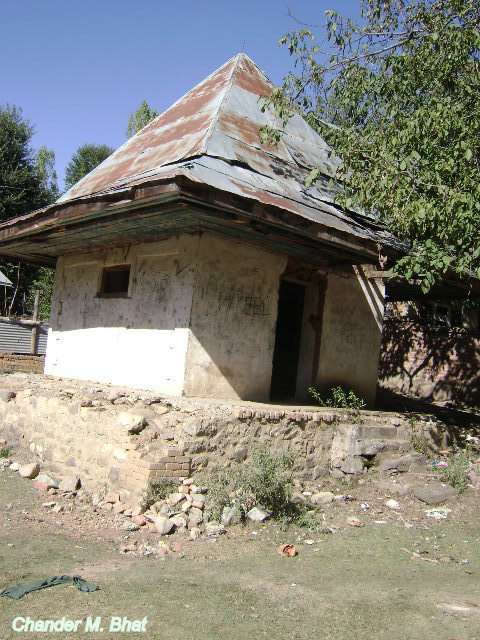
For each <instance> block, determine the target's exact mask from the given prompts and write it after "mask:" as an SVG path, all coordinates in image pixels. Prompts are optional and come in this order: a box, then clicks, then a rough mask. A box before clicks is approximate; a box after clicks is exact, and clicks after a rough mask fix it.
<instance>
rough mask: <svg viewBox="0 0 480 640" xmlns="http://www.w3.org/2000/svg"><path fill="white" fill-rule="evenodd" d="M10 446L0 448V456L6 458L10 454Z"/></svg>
mask: <svg viewBox="0 0 480 640" xmlns="http://www.w3.org/2000/svg"><path fill="white" fill-rule="evenodd" d="M11 450H12V448H11V447H8V446H5V447H2V448H1V449H0V458H8V456H9V455H10V451H11Z"/></svg>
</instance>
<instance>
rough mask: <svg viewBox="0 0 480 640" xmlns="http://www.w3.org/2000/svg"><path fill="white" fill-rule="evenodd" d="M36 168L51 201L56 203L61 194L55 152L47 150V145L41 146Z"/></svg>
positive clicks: (36, 157) (36, 159)
mask: <svg viewBox="0 0 480 640" xmlns="http://www.w3.org/2000/svg"><path fill="white" fill-rule="evenodd" d="M35 167H36V169H37V173H38V175H39V177H40V179H41V181H42V187H43V189H44V190H45V192H46V193H47V194H48V199H49V201H50V202H53V201H55V200H56V199H57V198H58V196H59V194H60V192H59V190H58V184H57V172H56V171H55V152H54V151H53V150H52V149H47V147H46V145H43V146H41V147H40V149H39V150H38V151H37V153H36V156H35Z"/></svg>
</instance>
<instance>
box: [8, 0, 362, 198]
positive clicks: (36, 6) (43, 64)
mask: <svg viewBox="0 0 480 640" xmlns="http://www.w3.org/2000/svg"><path fill="white" fill-rule="evenodd" d="M288 6H290V8H291V10H292V12H293V13H294V15H296V16H297V17H299V18H301V19H302V20H305V21H307V22H311V23H323V22H324V11H325V10H326V9H337V10H338V11H340V12H342V13H343V14H344V15H349V16H352V17H356V16H357V15H358V13H359V0H290V1H289V2H288V0H286V1H284V0H241V1H238V0H204V1H203V2H202V1H201V0H196V1H195V0H176V1H172V0H129V1H127V0H0V104H5V103H7V102H8V103H10V104H15V105H17V106H19V107H21V108H22V109H23V113H24V116H25V117H27V118H28V119H29V120H30V122H31V123H32V124H33V125H34V127H35V132H36V133H35V136H34V138H33V145H34V147H35V148H38V147H40V146H41V145H42V144H46V145H47V147H49V148H51V149H53V150H54V151H55V154H56V164H57V172H58V177H59V183H60V186H62V185H63V177H64V171H65V166H66V164H67V163H68V161H69V160H70V158H71V156H72V154H73V153H74V151H75V150H76V149H77V148H78V147H79V146H80V145H81V144H84V143H86V142H95V143H104V144H108V145H110V146H112V147H115V148H116V147H118V146H120V145H121V144H122V143H123V142H124V141H125V130H126V127H127V121H128V115H129V113H131V112H132V111H134V110H135V109H136V108H137V107H138V106H139V104H140V103H141V101H142V100H143V99H146V100H147V102H148V103H149V104H150V105H151V106H152V107H156V108H157V109H158V110H159V111H163V110H165V109H166V108H168V107H169V106H170V105H171V104H172V103H173V102H174V101H175V100H177V99H178V98H179V97H181V96H182V95H183V94H184V93H186V92H187V91H188V90H189V89H191V88H192V87H193V86H194V85H196V84H197V83H198V82H200V81H201V80H202V79H203V78H204V77H206V76H207V75H209V74H210V73H211V72H212V71H214V70H215V69H216V68H218V67H220V66H221V65H222V64H223V63H224V62H226V61H227V60H228V59H230V58H231V57H232V56H234V55H236V54H237V53H238V52H239V51H242V49H243V50H244V51H245V53H247V54H248V55H249V56H250V57H251V58H253V60H254V61H255V62H256V63H257V64H258V65H259V66H260V67H261V68H262V69H263V70H264V71H265V72H266V73H267V75H268V76H269V77H270V79H271V80H272V81H273V82H274V83H276V84H280V83H281V81H282V78H283V76H284V75H285V73H286V72H287V71H288V70H289V68H290V64H291V60H290V57H289V55H288V52H287V51H286V49H285V48H280V47H278V46H277V42H278V40H279V38H280V37H281V36H282V35H283V34H284V33H286V32H287V31H289V30H290V29H291V28H294V27H295V24H294V23H293V22H292V20H291V18H289V17H288V15H287V8H288Z"/></svg>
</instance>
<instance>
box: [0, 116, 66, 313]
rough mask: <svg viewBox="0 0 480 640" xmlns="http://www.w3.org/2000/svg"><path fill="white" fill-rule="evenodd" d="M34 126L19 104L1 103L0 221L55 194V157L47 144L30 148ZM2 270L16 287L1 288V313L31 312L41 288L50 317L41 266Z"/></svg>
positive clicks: (0, 266) (2, 265) (9, 265)
mask: <svg viewBox="0 0 480 640" xmlns="http://www.w3.org/2000/svg"><path fill="white" fill-rule="evenodd" d="M32 135H33V127H32V126H31V124H30V123H29V122H28V120H26V119H25V118H24V117H23V115H22V110H21V109H19V108H18V107H14V106H10V105H6V106H0V221H2V220H6V219H8V218H13V217H16V216H19V215H22V214H25V213H28V212H29V211H32V210H34V209H38V208H40V207H43V206H45V205H47V204H49V203H50V202H52V201H53V200H54V199H55V197H56V195H57V194H56V191H55V180H56V177H55V172H54V160H55V157H54V155H53V152H52V151H48V150H47V149H46V147H42V148H41V149H39V151H38V153H37V154H36V155H35V154H34V152H33V150H32V148H31V139H32ZM0 270H1V271H2V272H3V273H4V274H5V275H6V276H7V277H8V278H9V279H10V280H11V281H12V283H13V287H8V288H7V287H1V291H0V314H1V315H4V316H10V315H16V316H25V315H31V313H32V311H33V298H34V295H35V294H34V291H35V288H41V289H42V291H44V292H45V295H44V296H43V297H41V309H42V314H43V316H42V317H43V318H47V317H48V314H49V307H50V295H49V293H48V291H47V288H44V287H39V286H38V285H39V284H40V282H43V280H44V278H45V275H44V273H43V271H45V270H42V269H41V268H39V267H35V266H32V265H27V264H23V263H18V262H9V261H2V262H0Z"/></svg>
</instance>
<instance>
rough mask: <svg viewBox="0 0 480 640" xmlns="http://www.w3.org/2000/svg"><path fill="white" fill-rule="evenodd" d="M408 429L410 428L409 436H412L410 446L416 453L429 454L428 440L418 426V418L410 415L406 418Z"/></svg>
mask: <svg viewBox="0 0 480 640" xmlns="http://www.w3.org/2000/svg"><path fill="white" fill-rule="evenodd" d="M408 422H409V425H410V429H411V438H412V448H413V450H414V451H416V452H417V453H421V454H422V455H424V456H428V455H429V454H430V447H429V446H428V440H427V438H426V436H425V434H424V433H423V431H422V429H419V427H418V420H417V418H416V417H415V416H411V417H410V418H409V419H408Z"/></svg>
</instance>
